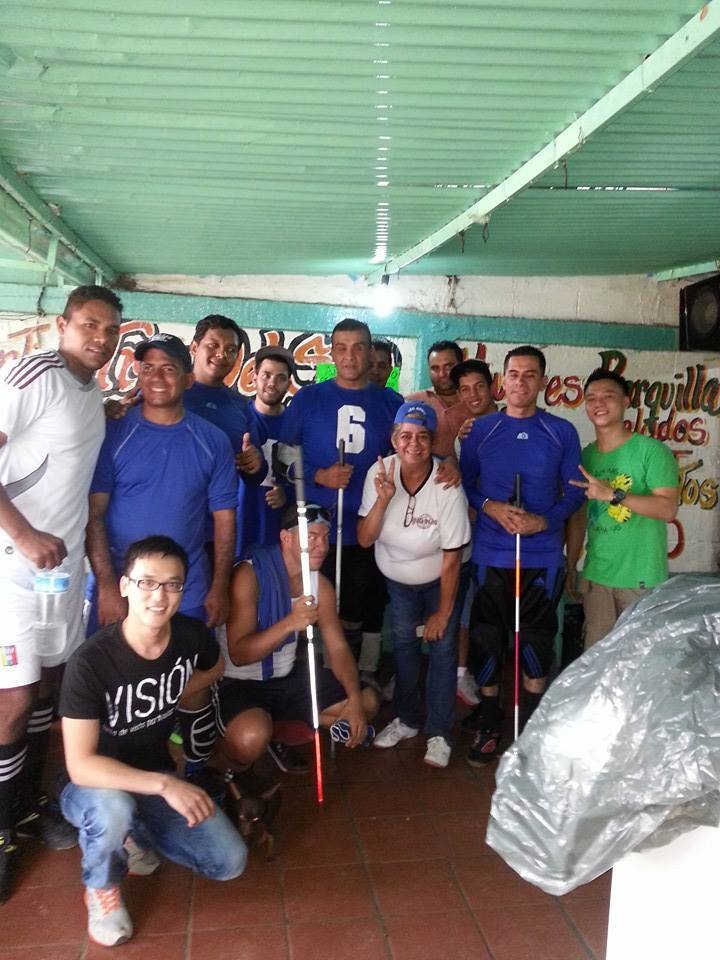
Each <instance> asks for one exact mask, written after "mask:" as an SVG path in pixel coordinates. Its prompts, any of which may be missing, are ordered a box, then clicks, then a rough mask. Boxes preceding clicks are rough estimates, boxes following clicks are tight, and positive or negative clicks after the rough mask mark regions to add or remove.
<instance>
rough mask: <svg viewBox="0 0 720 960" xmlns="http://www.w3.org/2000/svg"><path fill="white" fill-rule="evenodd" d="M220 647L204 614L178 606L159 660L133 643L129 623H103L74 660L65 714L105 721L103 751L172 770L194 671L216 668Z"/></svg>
mask: <svg viewBox="0 0 720 960" xmlns="http://www.w3.org/2000/svg"><path fill="white" fill-rule="evenodd" d="M219 655H220V649H219V647H218V645H217V643H216V642H215V640H214V639H213V637H212V634H211V633H210V631H209V630H208V628H207V627H206V626H205V625H204V624H203V623H201V622H200V621H199V620H194V619H192V618H191V617H185V616H183V615H182V614H180V613H176V614H175V616H174V617H173V618H172V620H171V621H170V641H169V643H168V645H167V647H166V649H165V650H164V652H163V653H162V654H161V655H160V656H159V657H158V658H157V659H156V660H146V659H145V658H144V657H141V656H139V655H138V654H137V653H135V651H134V650H133V649H132V648H131V647H129V646H128V644H127V642H126V640H125V638H124V637H123V633H122V622H121V621H119V622H118V623H113V624H111V625H110V626H107V627H103V629H102V630H99V631H98V632H97V633H96V634H94V635H93V636H92V637H90V639H89V640H86V641H85V643H84V644H83V645H82V646H81V647H80V649H79V650H77V651H76V652H75V653H74V654H73V656H72V657H71V658H70V660H69V661H68V664H67V666H66V668H65V676H64V678H63V683H62V690H61V692H60V715H61V716H63V717H68V718H72V719H74V720H99V721H100V740H99V743H98V751H97V752H98V753H99V754H100V755H101V756H103V757H112V758H113V759H115V760H120V761H122V762H123V763H126V764H128V765H129V766H131V767H135V768H137V769H138V770H171V769H173V766H174V764H173V762H172V760H171V758H170V754H169V752H168V747H167V741H168V738H169V736H170V734H171V733H172V731H173V726H174V722H175V712H176V710H177V707H178V702H179V700H180V697H181V696H182V692H183V690H184V689H185V687H186V685H187V683H188V681H189V680H190V677H191V676H192V674H193V671H194V670H196V669H197V670H210V669H211V668H212V667H214V666H215V664H216V663H217V660H218V657H219Z"/></svg>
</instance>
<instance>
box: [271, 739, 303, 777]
mask: <svg viewBox="0 0 720 960" xmlns="http://www.w3.org/2000/svg"><path fill="white" fill-rule="evenodd" d="M267 752H268V753H269V754H270V756H271V757H272V758H273V760H274V761H275V763H276V764H277V765H278V767H279V768H280V769H281V770H282V772H283V773H307V772H308V770H309V769H310V764H309V763H308V762H307V760H306V759H305V758H304V757H303V756H302V754H300V753H298V751H297V750H296V749H295V748H294V747H288V746H287V745H286V744H284V743H269V744H268V745H267Z"/></svg>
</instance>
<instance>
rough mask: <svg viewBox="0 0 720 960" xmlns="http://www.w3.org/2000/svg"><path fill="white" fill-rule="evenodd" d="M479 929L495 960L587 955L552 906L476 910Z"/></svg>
mask: <svg viewBox="0 0 720 960" xmlns="http://www.w3.org/2000/svg"><path fill="white" fill-rule="evenodd" d="M475 915H476V917H477V920H478V923H479V924H480V929H481V931H482V933H483V934H484V936H485V939H486V940H487V943H488V946H489V947H490V950H491V951H492V954H493V957H494V958H495V960H587V952H586V951H585V948H584V947H583V946H582V944H581V943H580V941H579V939H578V938H577V936H576V935H575V933H574V932H573V931H572V930H571V929H570V927H569V926H568V924H567V923H566V922H565V919H564V917H563V915H562V913H561V912H560V910H559V909H558V908H557V907H556V906H555V904H554V903H548V904H546V905H544V906H529V905H527V906H522V907H509V906H508V907H500V908H494V909H490V908H488V909H483V908H482V907H480V908H478V909H477V910H476V911H475Z"/></svg>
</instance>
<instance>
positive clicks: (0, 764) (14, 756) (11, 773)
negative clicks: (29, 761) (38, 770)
mask: <svg viewBox="0 0 720 960" xmlns="http://www.w3.org/2000/svg"><path fill="white" fill-rule="evenodd" d="M26 755H27V740H26V738H25V736H23V737H21V739H20V740H16V741H15V743H8V744H6V745H3V746H0V830H11V829H12V828H13V827H14V825H15V818H16V817H15V814H16V800H17V794H18V787H19V786H20V778H21V775H22V770H23V764H24V763H25V757H26Z"/></svg>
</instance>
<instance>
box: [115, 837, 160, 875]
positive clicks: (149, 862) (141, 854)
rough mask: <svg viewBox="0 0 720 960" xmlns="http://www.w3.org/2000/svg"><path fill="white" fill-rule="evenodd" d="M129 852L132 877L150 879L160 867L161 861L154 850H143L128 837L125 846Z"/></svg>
mask: <svg viewBox="0 0 720 960" xmlns="http://www.w3.org/2000/svg"><path fill="white" fill-rule="evenodd" d="M123 846H124V847H125V850H126V851H127V855H128V859H127V865H128V873H129V874H130V876H131V877H149V876H150V874H152V873H155V871H156V870H157V868H158V867H159V866H160V859H159V857H158V855H157V854H156V853H155V851H154V850H151V849H150V848H148V849H147V850H143V848H142V847H139V846H138V845H137V843H135V841H134V840H133V838H132V837H127V838H126V839H125V843H124V844H123Z"/></svg>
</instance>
